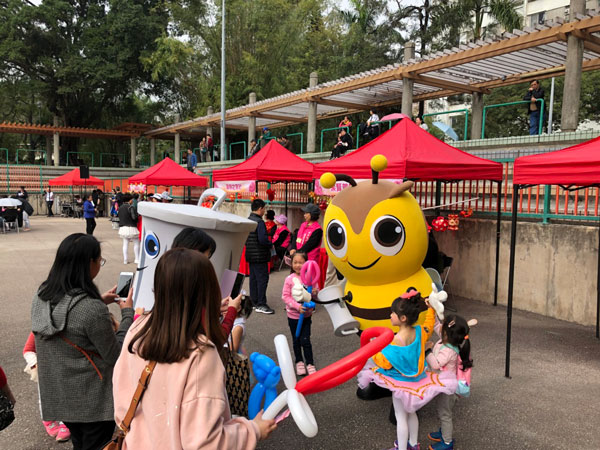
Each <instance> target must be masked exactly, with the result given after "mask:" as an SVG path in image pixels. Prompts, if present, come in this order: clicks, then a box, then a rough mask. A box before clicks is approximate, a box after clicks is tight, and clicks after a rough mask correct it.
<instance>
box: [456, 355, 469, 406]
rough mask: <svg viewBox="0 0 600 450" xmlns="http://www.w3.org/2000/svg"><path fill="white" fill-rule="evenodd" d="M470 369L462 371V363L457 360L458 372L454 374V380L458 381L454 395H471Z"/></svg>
mask: <svg viewBox="0 0 600 450" xmlns="http://www.w3.org/2000/svg"><path fill="white" fill-rule="evenodd" d="M471 369H472V367H469V368H468V369H467V370H463V363H462V361H461V359H460V358H459V360H458V370H457V372H456V379H457V380H458V386H457V388H456V395H459V396H461V397H468V396H469V395H471Z"/></svg>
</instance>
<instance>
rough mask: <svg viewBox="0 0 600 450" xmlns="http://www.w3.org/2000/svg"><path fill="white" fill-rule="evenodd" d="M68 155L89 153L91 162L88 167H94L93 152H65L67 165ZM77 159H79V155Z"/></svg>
mask: <svg viewBox="0 0 600 450" xmlns="http://www.w3.org/2000/svg"><path fill="white" fill-rule="evenodd" d="M69 155H91V157H92V163H91V164H90V167H94V154H93V153H92V152H67V166H69V165H70V164H69V162H70V160H69ZM77 159H79V157H78V158H77ZM75 165H77V164H75Z"/></svg>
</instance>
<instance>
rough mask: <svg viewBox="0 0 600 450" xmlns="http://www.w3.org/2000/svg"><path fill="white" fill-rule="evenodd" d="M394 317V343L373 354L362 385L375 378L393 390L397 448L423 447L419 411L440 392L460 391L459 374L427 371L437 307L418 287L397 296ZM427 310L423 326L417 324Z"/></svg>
mask: <svg viewBox="0 0 600 450" xmlns="http://www.w3.org/2000/svg"><path fill="white" fill-rule="evenodd" d="M391 309H392V313H391V315H390V319H391V322H392V325H394V326H396V327H398V328H399V330H398V332H397V333H396V335H395V336H394V340H393V341H392V343H391V344H390V345H388V346H387V347H385V348H384V349H383V350H382V351H381V352H380V353H377V354H376V355H375V356H373V363H372V364H367V366H366V367H365V368H364V369H363V370H362V371H361V372H360V373H359V374H358V384H359V387H361V388H365V387H366V386H368V384H369V383H371V382H373V383H375V384H377V385H378V386H380V387H383V388H386V389H389V390H390V391H392V399H393V402H394V412H395V414H396V421H397V428H396V433H397V438H398V440H397V441H396V442H395V444H394V447H393V449H398V448H400V449H404V448H407V449H408V450H419V449H420V448H421V447H420V445H419V443H418V442H417V438H418V434H419V419H418V417H417V414H416V411H417V410H419V409H420V408H421V407H422V406H423V405H425V404H427V403H428V402H429V401H430V400H431V399H432V398H433V397H435V396H436V395H438V394H440V393H448V394H451V393H454V392H455V391H456V384H457V382H456V377H454V379H452V377H451V376H448V377H447V376H445V375H443V373H441V374H433V373H431V372H426V371H425V368H426V367H427V363H426V361H425V343H426V342H427V340H428V339H429V337H430V336H431V334H432V333H433V325H434V323H435V313H434V310H433V309H432V308H431V307H429V305H428V303H426V301H424V300H423V299H422V298H421V294H420V293H419V292H418V291H416V290H415V289H409V291H408V292H406V293H405V294H403V295H402V296H401V297H399V298H397V299H396V300H394V302H393V303H392V308H391ZM424 310H427V313H426V318H425V322H424V324H423V326H421V325H415V323H416V322H417V319H418V318H419V314H420V313H421V312H422V311H424Z"/></svg>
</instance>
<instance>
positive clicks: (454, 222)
mask: <svg viewBox="0 0 600 450" xmlns="http://www.w3.org/2000/svg"><path fill="white" fill-rule="evenodd" d="M458 222H459V219H458V214H448V229H449V230H450V231H458Z"/></svg>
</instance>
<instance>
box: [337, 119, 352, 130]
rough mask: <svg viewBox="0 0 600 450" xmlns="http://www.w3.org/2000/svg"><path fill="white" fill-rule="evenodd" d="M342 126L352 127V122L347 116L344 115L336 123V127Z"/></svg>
mask: <svg viewBox="0 0 600 450" xmlns="http://www.w3.org/2000/svg"><path fill="white" fill-rule="evenodd" d="M342 127H348V129H350V128H352V122H350V119H348V116H344V118H343V119H342V121H341V122H340V124H339V125H338V128H342Z"/></svg>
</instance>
